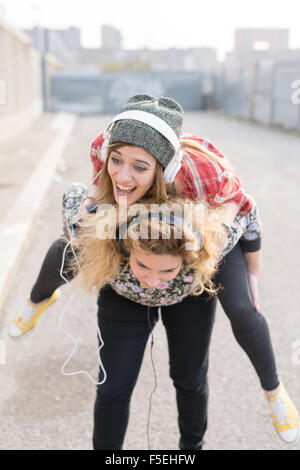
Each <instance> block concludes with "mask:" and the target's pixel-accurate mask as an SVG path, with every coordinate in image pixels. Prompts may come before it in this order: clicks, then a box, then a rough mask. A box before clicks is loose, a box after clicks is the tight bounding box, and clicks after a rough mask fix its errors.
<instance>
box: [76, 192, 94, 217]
mask: <svg viewBox="0 0 300 470" xmlns="http://www.w3.org/2000/svg"><path fill="white" fill-rule="evenodd" d="M94 205H95V200H94V198H90V197H86V198H85V199H84V200H83V201H82V204H81V206H80V208H79V211H78V215H79V216H80V217H84V216H86V215H88V214H89V209H91V208H92V207H93V206H94Z"/></svg>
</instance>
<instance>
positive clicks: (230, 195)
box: [176, 133, 252, 217]
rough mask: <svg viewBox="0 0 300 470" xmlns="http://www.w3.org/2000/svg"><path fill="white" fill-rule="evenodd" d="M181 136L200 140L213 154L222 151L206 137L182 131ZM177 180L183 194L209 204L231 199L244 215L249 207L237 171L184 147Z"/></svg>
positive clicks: (246, 214) (247, 213)
mask: <svg viewBox="0 0 300 470" xmlns="http://www.w3.org/2000/svg"><path fill="white" fill-rule="evenodd" d="M181 138H184V139H191V140H194V141H196V142H199V143H201V144H202V145H203V146H205V147H206V148H207V149H208V150H210V151H211V152H213V153H214V154H215V155H217V156H218V157H220V158H221V159H222V158H224V155H223V154H222V153H221V152H220V151H219V150H218V149H216V147H215V146H214V145H213V144H212V143H211V142H210V141H209V140H207V139H202V138H200V137H198V136H195V135H194V134H187V133H184V134H182V135H181ZM176 180H177V182H178V185H179V188H180V191H181V192H182V195H184V196H185V197H187V198H189V199H202V200H205V201H206V202H207V203H208V204H209V205H210V206H211V207H216V206H218V205H221V204H225V203H226V202H232V203H234V204H236V205H237V206H238V207H239V214H240V215H241V216H244V217H247V216H248V215H249V214H250V211H251V209H252V201H251V198H250V197H248V196H247V194H246V193H245V192H244V189H243V187H242V184H241V181H240V179H239V178H238V177H237V175H236V174H235V173H234V172H232V171H228V170H226V169H225V168H223V167H222V165H221V164H220V163H218V162H216V161H215V160H213V159H212V158H209V157H205V156H199V154H197V153H196V152H193V151H188V152H187V151H185V153H184V157H183V165H182V168H181V170H180V171H179V173H178V175H177V177H176Z"/></svg>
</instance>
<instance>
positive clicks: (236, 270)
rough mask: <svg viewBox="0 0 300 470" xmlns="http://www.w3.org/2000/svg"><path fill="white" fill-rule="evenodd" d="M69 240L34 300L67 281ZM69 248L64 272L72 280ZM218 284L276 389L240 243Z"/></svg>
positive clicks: (59, 245)
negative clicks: (63, 268)
mask: <svg viewBox="0 0 300 470" xmlns="http://www.w3.org/2000/svg"><path fill="white" fill-rule="evenodd" d="M65 245H66V241H64V240H63V239H58V240H56V241H55V242H54V243H53V244H52V245H51V247H50V248H49V250H48V252H47V254H46V257H45V259H44V262H43V265H42V267H41V271H40V273H39V276H38V279H37V282H36V284H35V285H34V287H33V289H32V292H31V300H32V301H33V302H41V301H42V300H44V299H46V298H48V297H50V296H51V295H52V294H53V292H54V291H55V289H57V288H58V287H59V286H61V285H62V284H64V283H65V281H64V280H63V279H62V278H61V276H60V267H61V262H62V255H63V250H64V247H65ZM71 258H72V252H71V251H70V250H68V252H67V256H66V261H65V270H64V275H65V277H67V279H70V280H71V279H72V273H71V272H70V271H69V267H70V264H69V261H70V259H71ZM216 283H217V284H221V286H222V287H223V288H222V289H221V290H220V292H219V294H218V298H219V300H220V302H221V304H222V307H223V309H224V311H225V313H226V315H227V316H228V318H229V320H230V322H231V327H232V330H233V333H234V336H235V338H236V340H237V341H238V343H239V344H240V346H241V347H242V349H243V350H244V351H245V353H246V354H247V355H248V357H249V359H250V361H251V362H252V364H253V366H254V368H255V370H256V372H257V374H258V377H259V379H260V382H261V385H262V387H263V389H264V390H274V389H275V388H276V387H277V386H278V385H279V380H278V377H277V373H276V364H275V358H274V353H273V348H272V343H271V338H270V333H269V329H268V325H267V322H266V320H265V318H264V317H263V316H262V315H261V313H260V312H258V311H256V310H255V308H254V306H253V303H252V299H251V296H250V292H249V287H248V279H247V271H246V261H245V256H244V253H243V251H242V249H241V247H240V246H239V244H238V245H236V246H235V248H234V249H233V250H232V251H231V252H230V253H228V255H227V256H226V257H225V258H224V259H223V261H222V264H221V268H220V271H219V272H218V274H217V276H216Z"/></svg>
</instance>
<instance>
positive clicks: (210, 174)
mask: <svg viewBox="0 0 300 470" xmlns="http://www.w3.org/2000/svg"><path fill="white" fill-rule="evenodd" d="M184 139H189V140H194V141H195V142H199V143H201V144H202V145H204V146H205V147H206V148H207V149H208V150H210V151H211V152H212V153H214V154H215V155H217V156H218V157H220V158H221V159H222V158H224V155H223V154H222V153H221V152H220V151H219V150H218V149H216V148H215V147H214V145H213V144H212V143H211V142H210V141H208V140H206V139H202V138H200V137H197V136H196V135H194V134H189V133H182V134H181V140H184ZM103 142H104V138H103V134H102V133H101V134H100V135H99V136H98V137H97V138H96V139H95V140H94V142H93V143H92V146H91V153H90V157H91V160H92V164H93V178H94V183H95V184H96V183H97V181H98V177H99V173H100V171H101V168H102V165H103V161H102V160H101V147H102V145H103ZM176 181H177V183H178V187H179V189H180V192H181V194H182V195H183V196H184V197H187V198H189V199H192V200H195V199H202V200H203V199H204V200H205V201H206V202H208V204H209V205H210V206H211V207H215V206H218V205H220V204H224V203H226V202H232V203H234V204H236V205H237V206H238V207H239V214H240V215H241V216H242V217H247V216H248V215H249V214H250V211H251V208H252V201H251V199H250V198H249V197H248V196H247V195H246V194H245V192H244V190H243V188H242V185H241V182H240V180H239V178H238V177H237V175H236V174H235V173H234V172H233V171H229V170H226V168H224V167H223V166H222V165H221V163H218V162H216V161H215V160H214V159H213V158H209V157H207V156H204V155H203V156H202V155H199V153H197V152H193V151H192V150H191V151H186V150H185V151H184V156H183V163H182V167H181V169H180V170H179V172H178V173H177V176H176Z"/></svg>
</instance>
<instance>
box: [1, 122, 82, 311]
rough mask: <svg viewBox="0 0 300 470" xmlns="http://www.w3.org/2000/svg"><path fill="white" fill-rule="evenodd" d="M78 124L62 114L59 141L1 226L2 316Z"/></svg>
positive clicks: (53, 125)
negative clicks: (72, 133)
mask: <svg viewBox="0 0 300 470" xmlns="http://www.w3.org/2000/svg"><path fill="white" fill-rule="evenodd" d="M76 120H77V116H76V115H73V114H66V113H60V114H58V115H57V116H56V117H55V118H54V119H53V121H52V123H51V128H52V129H54V130H57V132H58V135H57V137H56V138H55V139H54V141H53V142H52V144H51V146H50V147H49V149H48V150H47V151H46V152H45V153H44V155H42V156H41V159H40V162H39V164H38V165H37V167H36V168H35V170H34V171H33V172H32V174H31V176H30V178H29V180H28V182H27V184H26V186H25V187H24V188H23V190H22V192H21V194H20V195H19V197H18V199H17V200H16V201H15V202H14V204H13V205H12V207H11V208H10V209H9V212H8V214H7V215H6V217H5V219H4V220H3V221H2V223H1V224H0V260H1V261H0V313H1V311H2V308H3V304H4V301H5V299H6V297H7V295H8V293H9V289H10V287H11V284H12V282H13V279H14V276H15V274H16V272H17V270H18V268H19V266H20V264H21V261H22V259H23V257H24V254H25V253H26V250H27V249H28V247H29V244H30V241H31V239H32V235H33V233H34V227H35V221H36V219H37V217H38V216H39V214H40V211H41V208H42V204H43V201H44V199H45V197H46V195H47V193H48V190H49V188H50V185H51V183H52V180H53V177H54V175H55V172H56V169H57V166H58V163H59V160H60V158H61V156H62V154H63V151H64V149H65V147H66V144H67V142H68V140H69V138H70V135H71V132H72V130H73V128H74V125H75V123H76Z"/></svg>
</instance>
